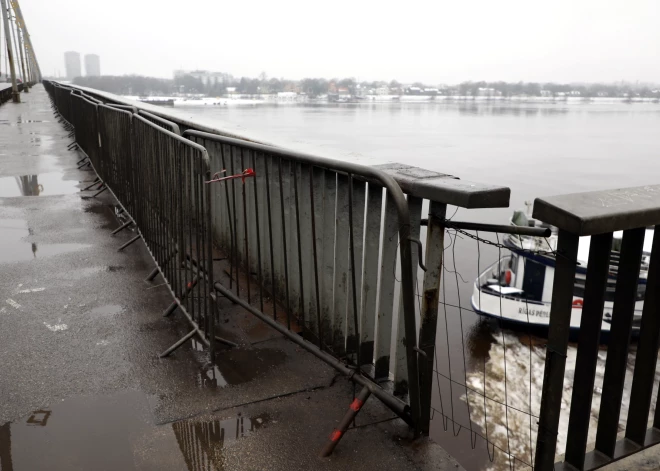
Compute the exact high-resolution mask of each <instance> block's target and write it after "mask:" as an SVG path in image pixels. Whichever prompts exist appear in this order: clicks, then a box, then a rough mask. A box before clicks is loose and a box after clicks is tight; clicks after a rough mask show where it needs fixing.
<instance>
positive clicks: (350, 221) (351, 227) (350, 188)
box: [330, 175, 362, 452]
mask: <svg viewBox="0 0 660 471" xmlns="http://www.w3.org/2000/svg"><path fill="white" fill-rule="evenodd" d="M354 224H355V221H354V218H353V176H352V175H349V176H348V239H349V244H348V246H349V257H350V270H351V285H350V286H351V301H352V303H351V305H352V309H351V310H352V311H353V328H354V329H355V330H354V332H353V339H354V340H355V345H354V347H355V352H356V354H357V363H356V364H357V365H358V369H357V371H358V374H359V373H361V371H362V370H361V368H360V365H362V362H361V361H360V349H359V348H358V345H357V339H358V338H360V319H359V316H360V313H359V312H358V291H357V283H356V280H355V278H356V276H355V225H354ZM349 339H350V336H347V339H346V344H347V345H346V346H347V350H348V340H349ZM349 351H350V350H349ZM333 448H334V447H333ZM330 452H332V450H330Z"/></svg>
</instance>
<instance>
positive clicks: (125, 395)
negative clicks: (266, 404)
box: [0, 391, 270, 471]
mask: <svg viewBox="0 0 660 471" xmlns="http://www.w3.org/2000/svg"><path fill="white" fill-rule="evenodd" d="M151 400H155V398H151ZM150 402H151V401H150V399H149V398H148V397H147V396H145V395H144V394H143V393H141V392H137V391H127V392H122V393H119V394H116V395H114V396H106V397H77V398H70V399H66V400H64V401H62V402H56V403H55V404H53V405H52V406H51V407H45V408H41V409H38V410H35V411H34V412H32V413H31V414H29V415H27V416H26V417H23V418H22V419H19V420H16V421H13V422H7V423H5V424H4V425H0V470H2V471H10V470H11V471H33V470H36V469H48V470H50V471H65V470H66V471H69V470H71V469H85V470H87V469H94V470H96V469H99V470H101V469H103V470H138V469H158V470H177V471H179V470H185V469H188V470H189V471H202V470H204V471H209V470H215V471H222V470H223V469H224V467H223V449H224V448H225V447H227V446H228V445H230V444H231V443H233V442H235V441H236V440H238V439H240V438H242V437H247V436H249V435H250V434H251V433H253V432H255V431H256V430H258V429H260V428H261V427H264V426H266V425H267V424H268V423H269V422H270V417H269V416H268V415H266V414H262V415H255V416H252V417H244V416H241V414H240V413H239V414H238V417H235V418H231V419H226V420H208V421H204V420H195V421H181V422H175V423H173V424H171V426H170V425H161V426H159V425H156V424H154V423H153V421H152V419H151V413H150V410H151V406H150ZM177 445H178V446H177Z"/></svg>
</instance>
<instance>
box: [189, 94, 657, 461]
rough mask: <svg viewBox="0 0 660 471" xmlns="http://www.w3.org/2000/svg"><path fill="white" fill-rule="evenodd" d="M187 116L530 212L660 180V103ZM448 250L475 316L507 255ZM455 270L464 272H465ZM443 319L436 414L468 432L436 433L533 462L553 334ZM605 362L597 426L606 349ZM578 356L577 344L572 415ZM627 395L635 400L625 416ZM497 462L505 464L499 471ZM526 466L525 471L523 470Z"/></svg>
mask: <svg viewBox="0 0 660 471" xmlns="http://www.w3.org/2000/svg"><path fill="white" fill-rule="evenodd" d="M177 111H179V112H180V113H183V114H185V115H186V116H187V117H192V118H194V119H195V120H201V121H203V122H206V123H208V124H211V125H214V126H217V127H221V128H224V129H227V130H231V131H235V132H240V133H244V134H246V135H249V136H253V137H257V138H260V139H262V140H265V141H269V142H273V143H276V144H280V145H285V146H288V147H291V148H294V149H297V150H302V151H306V152H312V153H317V154H322V155H326V156H331V157H337V158H341V159H351V160H358V161H364V162H365V163H367V162H369V161H371V160H377V161H397V162H404V163H407V164H410V165H415V166H418V167H422V168H426V169H429V170H435V171H438V172H442V173H449V174H453V175H455V176H458V177H460V178H461V179H463V180H471V181H475V182H483V183H491V184H499V185H506V186H509V187H510V188H511V191H512V195H511V208H521V207H523V204H524V202H525V201H526V200H531V199H533V198H534V197H536V196H543V195H552V194H561V193H570V192H579V191H588V190H598V189H608V188H616V187H625V186H637V185H645V184H657V183H660V133H659V130H660V105H658V104H652V103H648V104H624V103H617V104H612V103H609V104H608V103H598V102H592V103H557V104H550V103H547V104H522V103H510V102H490V103H489V102H476V103H475V102H462V103H435V104H406V103H400V104H391V103H383V104H380V103H378V104H360V105H330V104H324V105H292V104H286V105H274V104H270V105H269V104H264V105H256V106H205V107H181V108H177ZM511 211H512V209H501V210H472V211H467V210H461V211H459V212H458V214H457V215H456V216H455V217H456V219H459V220H480V221H488V222H499V223H506V222H507V221H508V218H509V216H510V214H511ZM452 213H453V210H452V211H450V212H449V214H452ZM452 242H453V241H452V240H448V242H447V245H448V246H449V244H450V243H452ZM450 252H451V253H450ZM446 253H447V258H446V263H447V266H448V267H449V268H450V271H447V272H445V281H446V294H445V298H444V299H446V301H447V302H448V303H450V304H453V305H458V303H459V302H460V303H461V307H463V308H469V307H470V305H469V299H470V294H471V290H472V282H473V280H474V279H475V277H476V276H477V273H478V272H479V271H480V270H483V269H485V267H486V265H487V264H489V263H493V262H495V261H496V260H497V257H498V255H499V254H498V251H497V250H495V249H492V248H488V247H484V246H482V247H481V250H480V251H479V252H477V250H476V243H475V242H473V241H471V240H464V239H458V240H456V241H455V246H453V247H452V248H450V249H449V250H447V252H446ZM454 253H455V255H456V257H455V260H454V259H453V254H454ZM454 262H455V263H456V272H458V274H456V273H453V269H454V266H453V264H454ZM461 312H462V315H461ZM438 322H439V328H438V344H437V351H438V362H437V365H436V368H437V369H438V371H440V372H441V373H443V375H442V376H439V377H438V382H437V387H436V390H435V391H434V407H435V408H436V409H438V411H440V410H442V411H443V412H444V414H445V415H446V416H447V417H449V418H451V417H453V418H454V420H455V421H456V423H457V424H460V425H455V426H452V423H451V422H450V421H448V420H443V419H442V416H441V415H440V414H439V413H436V416H435V417H434V420H433V424H432V437H433V438H434V439H435V440H437V441H439V442H440V443H441V444H442V445H443V446H444V447H445V448H446V449H447V450H448V451H449V452H450V453H451V454H452V455H454V456H456V457H457V458H458V459H459V461H460V462H461V464H462V465H463V466H465V467H466V468H467V469H488V468H490V469H509V468H510V463H509V461H507V460H506V455H505V454H504V451H502V450H505V451H507V452H508V451H510V453H511V454H513V455H514V456H516V457H517V459H519V460H521V461H526V462H529V461H530V460H531V456H532V454H533V448H534V446H535V432H536V419H535V418H533V417H532V419H531V420H530V416H529V414H528V413H523V412H519V411H517V410H515V409H520V410H521V411H527V412H529V411H530V410H531V413H532V414H533V415H537V414H538V407H539V400H540V391H541V386H542V380H543V364H544V350H543V344H544V341H543V339H539V338H534V337H529V336H527V335H526V334H524V333H520V332H512V331H509V330H506V329H504V330H503V329H500V328H499V327H498V326H497V325H493V324H492V323H491V322H485V321H484V320H482V319H480V318H479V317H478V316H476V315H475V314H474V313H472V312H469V311H467V310H463V311H459V310H458V309H456V308H452V307H448V308H447V311H446V314H445V312H444V309H441V313H440V318H439V320H438ZM632 350H633V351H632V352H631V360H633V361H632V362H631V363H630V364H631V366H630V367H629V374H630V373H631V372H632V369H631V368H632V365H633V364H634V347H633V349H632ZM505 352H506V355H505ZM600 356H601V358H600V361H599V369H598V372H597V385H596V395H595V397H594V404H593V406H592V409H593V411H592V412H593V413H592V415H593V421H592V430H591V432H594V429H593V425H594V424H595V420H596V418H597V415H598V407H599V403H600V397H599V396H598V391H599V389H598V388H599V386H600V384H602V373H603V367H604V360H605V351H601V354H600ZM463 358H465V361H463ZM574 362H575V350H574V349H573V348H571V349H570V351H569V358H568V361H567V378H569V381H568V383H567V385H566V386H567V387H566V393H565V397H564V405H563V407H565V408H567V407H568V404H569V403H570V395H571V388H570V378H572V369H573V368H574ZM484 373H485V376H484ZM449 377H451V378H452V382H453V386H451V384H452V382H450V381H449ZM466 384H467V385H468V386H469V388H471V389H468V388H466V387H465V385H466ZM484 394H485V395H486V396H487V397H488V399H486V400H484V397H483V395H484ZM626 401H627V394H626V395H625V397H624V411H623V412H622V414H621V416H622V419H623V420H625V417H626V409H627V403H626ZM500 403H506V404H507V405H508V406H509V407H508V408H507V407H505V406H503V405H501V404H500ZM514 408H515V409H514ZM564 415H565V414H564ZM566 423H567V418H566V417H563V418H562V427H563V428H562V430H560V435H559V445H558V448H557V451H558V453H563V452H564V447H565V427H566ZM470 427H471V428H472V431H471V430H470ZM472 432H477V433H479V434H480V435H483V436H488V439H489V441H491V442H492V443H494V444H495V445H497V446H498V447H499V448H500V449H501V450H499V451H493V449H492V448H490V447H489V448H487V447H486V445H485V442H484V440H483V439H481V438H479V437H477V436H476V435H474V434H473V433H472ZM473 448H475V450H473ZM489 455H490V458H492V457H493V455H494V456H495V459H494V461H493V463H491V459H490V458H489ZM521 461H516V463H515V469H522V468H523V466H522V463H521Z"/></svg>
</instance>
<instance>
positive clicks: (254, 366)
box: [193, 342, 286, 389]
mask: <svg viewBox="0 0 660 471" xmlns="http://www.w3.org/2000/svg"><path fill="white" fill-rule="evenodd" d="M200 347H201V345H200V344H199V342H195V343H193V348H195V349H196V348H200ZM284 360H286V354H285V353H284V352H283V351H281V350H275V349H272V348H260V349H242V348H237V349H233V350H229V351H226V352H224V353H223V356H222V357H219V359H218V360H216V364H215V365H213V367H205V368H200V370H199V371H198V373H197V385H198V386H199V387H200V388H203V389H206V388H210V389H213V388H218V387H219V388H222V387H225V386H228V385H234V384H241V383H247V382H249V381H252V380H253V379H255V378H257V377H259V376H262V375H264V374H266V373H267V372H268V371H271V370H272V369H273V368H275V367H276V366H278V365H281V364H282V363H283V362H284Z"/></svg>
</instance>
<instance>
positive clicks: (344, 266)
mask: <svg viewBox="0 0 660 471" xmlns="http://www.w3.org/2000/svg"><path fill="white" fill-rule="evenodd" d="M347 214H348V177H347V176H346V175H343V174H338V175H337V215H336V219H335V228H336V229H335V231H336V234H337V237H336V241H335V282H334V283H335V289H334V292H335V309H334V315H333V324H332V325H333V337H332V347H333V349H334V352H335V354H336V355H338V356H343V355H344V352H345V351H346V338H345V335H346V306H347V303H348V283H349V275H350V274H349V264H348V261H349V259H348V231H349V227H348V218H347V217H346V216H347Z"/></svg>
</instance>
